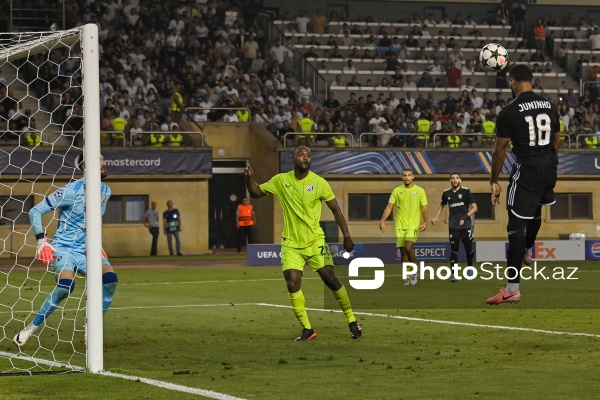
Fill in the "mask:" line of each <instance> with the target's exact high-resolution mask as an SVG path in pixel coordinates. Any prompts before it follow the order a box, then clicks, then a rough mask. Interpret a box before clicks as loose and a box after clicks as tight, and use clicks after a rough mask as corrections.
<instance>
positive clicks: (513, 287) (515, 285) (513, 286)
mask: <svg viewBox="0 0 600 400" xmlns="http://www.w3.org/2000/svg"><path fill="white" fill-rule="evenodd" d="M506 289H507V290H508V291H509V292H511V293H512V292H515V291H517V290H519V284H518V283H510V282H509V283H508V285H506Z"/></svg>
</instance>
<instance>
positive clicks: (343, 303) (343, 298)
mask: <svg viewBox="0 0 600 400" xmlns="http://www.w3.org/2000/svg"><path fill="white" fill-rule="evenodd" d="M333 296H334V297H335V298H336V299H337V301H338V303H339V304H340V307H341V309H342V311H343V312H344V315H345V316H346V322H347V323H350V322H354V321H356V317H355V316H354V313H353V312H352V306H351V305H350V298H349V297H348V291H347V290H346V287H345V286H344V285H342V287H341V288H340V289H339V290H337V291H335V292H333Z"/></svg>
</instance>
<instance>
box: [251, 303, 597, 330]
mask: <svg viewBox="0 0 600 400" xmlns="http://www.w3.org/2000/svg"><path fill="white" fill-rule="evenodd" d="M256 304H257V305H259V306H264V307H277V308H292V307H291V306H286V305H282V304H270V303H256ZM306 309H307V310H309V311H322V312H335V313H341V312H342V311H341V310H326V309H321V308H308V307H307V308H306ZM354 314H356V315H365V316H368V317H382V318H392V319H401V320H405V321H415V322H429V323H434V324H443V325H457V326H470V327H475V328H489V329H502V330H509V331H525V332H536V333H545V334H548V335H563V336H582V337H592V338H600V335H598V334H594V333H585V332H562V331H551V330H547V329H538V328H525V327H520V326H504V325H489V324H476V323H474V322H459V321H448V320H443V319H430V318H418V317H405V316H402V315H392V314H379V313H370V312H362V311H355V312H354Z"/></svg>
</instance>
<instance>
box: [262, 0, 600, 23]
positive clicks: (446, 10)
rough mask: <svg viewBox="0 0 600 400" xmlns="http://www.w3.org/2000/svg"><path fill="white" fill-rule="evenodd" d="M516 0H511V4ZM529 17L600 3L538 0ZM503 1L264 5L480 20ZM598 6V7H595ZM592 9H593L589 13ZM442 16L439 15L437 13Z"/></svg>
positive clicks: (354, 15)
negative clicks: (470, 17)
mask: <svg viewBox="0 0 600 400" xmlns="http://www.w3.org/2000/svg"><path fill="white" fill-rule="evenodd" d="M512 3H513V2H510V1H509V4H512ZM525 3H526V7H527V19H528V21H529V22H530V23H533V22H534V21H535V19H536V18H537V17H544V16H547V17H548V18H549V19H550V20H551V21H553V20H554V19H555V18H557V17H559V18H561V19H563V20H565V19H567V17H568V16H569V14H572V15H573V20H574V21H577V20H578V19H579V17H586V18H587V17H588V14H591V13H595V12H597V10H596V11H592V9H593V8H594V6H597V3H595V2H594V1H590V0H573V1H570V2H569V5H568V7H569V8H568V12H565V3H564V1H562V2H561V0H535V3H536V4H527V3H529V2H528V1H525ZM499 4H500V1H488V0H463V1H461V2H454V1H452V0H435V1H427V2H423V1H420V0H402V1H395V0H379V1H377V0H370V1H361V0H340V1H335V2H332V3H329V4H328V3H323V2H322V1H318V0H306V1H302V2H281V1H277V0H265V1H264V6H265V7H267V8H270V9H276V10H278V18H279V19H282V18H283V16H284V13H285V12H289V13H290V18H291V19H295V18H296V17H297V16H298V13H299V12H300V10H304V11H306V12H307V14H308V16H311V15H313V14H314V13H315V12H316V10H317V9H321V10H323V12H324V13H325V14H326V15H328V14H329V11H331V10H335V11H337V13H338V15H339V14H340V10H343V9H344V8H346V9H347V11H348V15H349V16H350V20H351V21H355V20H356V19H358V18H361V19H364V18H366V17H367V16H370V17H372V18H373V20H374V21H381V22H409V21H410V18H411V16H412V14H413V13H417V15H418V16H419V17H420V18H423V17H424V16H425V15H426V14H427V13H429V12H431V13H433V14H434V16H435V15H436V14H438V13H439V14H440V15H441V14H447V15H448V16H449V17H450V19H454V18H455V17H456V15H457V14H460V15H462V16H463V18H465V17H466V16H467V15H471V16H473V20H475V21H476V22H481V21H483V20H484V19H489V18H494V17H495V12H496V10H497V8H498V5H499ZM596 8H597V7H596ZM590 11H591V13H590ZM436 18H437V19H439V16H436Z"/></svg>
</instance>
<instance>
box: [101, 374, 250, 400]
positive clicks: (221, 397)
mask: <svg viewBox="0 0 600 400" xmlns="http://www.w3.org/2000/svg"><path fill="white" fill-rule="evenodd" d="M98 374H99V375H105V376H110V377H113V378H121V379H127V380H130V381H136V382H142V383H145V384H147V385H152V386H156V387H159V388H163V389H169V390H175V391H177V392H183V393H190V394H197V395H200V396H204V397H208V398H209V399H217V400H246V399H244V398H242V397H235V396H230V395H228V394H225V393H220V392H214V391H212V390H205V389H198V388H193V387H189V386H183V385H178V384H175V383H169V382H164V381H157V380H155V379H148V378H142V377H139V376H131V375H123V374H116V373H114V372H109V371H103V372H99V373H98Z"/></svg>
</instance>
